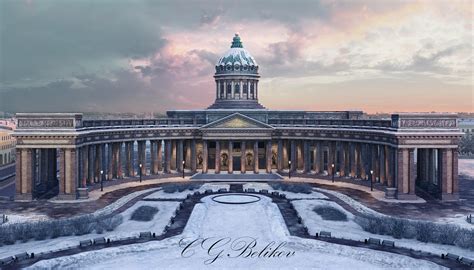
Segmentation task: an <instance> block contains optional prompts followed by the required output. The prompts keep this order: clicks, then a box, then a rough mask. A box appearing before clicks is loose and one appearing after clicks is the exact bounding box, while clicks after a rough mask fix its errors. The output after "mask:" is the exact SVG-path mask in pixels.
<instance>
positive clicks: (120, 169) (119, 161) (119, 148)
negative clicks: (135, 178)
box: [117, 142, 123, 179]
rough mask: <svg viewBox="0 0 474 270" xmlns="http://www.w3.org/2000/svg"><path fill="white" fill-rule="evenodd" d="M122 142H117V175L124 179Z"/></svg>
mask: <svg viewBox="0 0 474 270" xmlns="http://www.w3.org/2000/svg"><path fill="white" fill-rule="evenodd" d="M122 165H123V164H122V142H118V143H117V177H118V178H119V179H123V167H122Z"/></svg>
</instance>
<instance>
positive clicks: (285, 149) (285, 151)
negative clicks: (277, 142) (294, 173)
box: [282, 140, 289, 170]
mask: <svg viewBox="0 0 474 270" xmlns="http://www.w3.org/2000/svg"><path fill="white" fill-rule="evenodd" d="M282 160H283V163H282V170H284V169H286V168H287V167H288V140H284V141H283V158H282ZM288 169H289V168H288Z"/></svg>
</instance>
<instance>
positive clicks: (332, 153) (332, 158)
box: [328, 141, 336, 175]
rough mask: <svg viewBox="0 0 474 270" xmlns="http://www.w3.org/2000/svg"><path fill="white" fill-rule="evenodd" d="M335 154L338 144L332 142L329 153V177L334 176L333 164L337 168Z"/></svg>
mask: <svg viewBox="0 0 474 270" xmlns="http://www.w3.org/2000/svg"><path fill="white" fill-rule="evenodd" d="M335 152H336V142H333V141H330V142H329V152H328V174H329V175H332V173H333V171H332V164H334V166H336V160H335V156H336V155H335ZM334 170H336V167H334ZM334 173H335V172H334Z"/></svg>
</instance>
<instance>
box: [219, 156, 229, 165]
mask: <svg viewBox="0 0 474 270" xmlns="http://www.w3.org/2000/svg"><path fill="white" fill-rule="evenodd" d="M228 162H229V156H228V155H227V154H226V153H224V154H222V155H221V165H222V166H227V164H228Z"/></svg>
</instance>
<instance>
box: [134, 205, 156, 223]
mask: <svg viewBox="0 0 474 270" xmlns="http://www.w3.org/2000/svg"><path fill="white" fill-rule="evenodd" d="M156 213H158V208H156V207H152V206H148V205H142V206H140V207H138V208H137V209H136V210H135V211H134V212H133V214H132V216H131V217H130V219H131V220H135V221H150V220H152V219H153V217H154V216H155V214H156Z"/></svg>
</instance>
